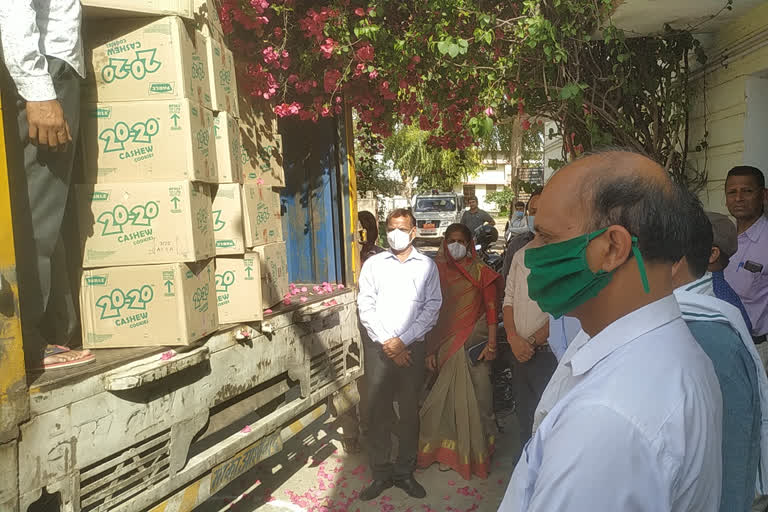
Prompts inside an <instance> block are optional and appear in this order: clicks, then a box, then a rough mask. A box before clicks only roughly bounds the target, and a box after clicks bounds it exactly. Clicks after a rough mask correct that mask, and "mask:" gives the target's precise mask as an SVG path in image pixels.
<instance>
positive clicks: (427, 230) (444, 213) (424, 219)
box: [412, 190, 464, 242]
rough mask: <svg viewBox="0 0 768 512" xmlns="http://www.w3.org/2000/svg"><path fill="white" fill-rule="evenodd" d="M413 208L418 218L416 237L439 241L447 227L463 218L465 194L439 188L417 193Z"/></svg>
mask: <svg viewBox="0 0 768 512" xmlns="http://www.w3.org/2000/svg"><path fill="white" fill-rule="evenodd" d="M412 210H413V216H414V217H415V218H416V239H417V240H420V241H437V242H439V241H440V240H442V239H443V236H445V229H446V228H447V227H448V226H450V225H451V224H453V223H455V222H459V221H460V220H461V215H462V213H464V196H463V195H460V194H456V193H455V192H438V191H437V190H433V191H432V192H431V193H427V194H417V195H416V196H414V198H413V208H412Z"/></svg>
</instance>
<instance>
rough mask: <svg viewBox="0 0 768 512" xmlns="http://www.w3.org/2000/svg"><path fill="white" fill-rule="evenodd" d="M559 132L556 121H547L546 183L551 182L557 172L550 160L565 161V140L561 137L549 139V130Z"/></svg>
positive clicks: (545, 148) (545, 149) (545, 126)
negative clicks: (550, 179)
mask: <svg viewBox="0 0 768 512" xmlns="http://www.w3.org/2000/svg"><path fill="white" fill-rule="evenodd" d="M550 129H551V130H553V131H554V132H555V133H556V132H557V126H556V125H555V122H554V121H546V122H545V123H544V183H546V182H547V181H549V178H551V177H552V175H553V174H554V173H555V170H554V169H553V168H552V167H551V166H550V160H562V159H563V138H562V137H560V136H557V137H553V138H552V139H551V140H550V138H549V130H550Z"/></svg>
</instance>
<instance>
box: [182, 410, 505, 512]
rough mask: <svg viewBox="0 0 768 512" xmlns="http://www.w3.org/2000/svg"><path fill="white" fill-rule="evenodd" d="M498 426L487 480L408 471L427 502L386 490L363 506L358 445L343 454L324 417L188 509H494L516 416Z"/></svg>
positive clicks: (363, 470) (364, 467)
mask: <svg viewBox="0 0 768 512" xmlns="http://www.w3.org/2000/svg"><path fill="white" fill-rule="evenodd" d="M500 423H501V424H502V426H503V427H504V430H505V431H504V432H503V433H502V434H500V436H499V441H498V444H497V451H496V454H495V455H494V458H493V463H492V472H491V475H490V476H489V478H488V479H486V480H481V479H478V478H474V479H472V480H469V481H465V480H463V479H462V478H461V477H460V476H459V475H458V474H457V473H454V472H453V471H448V472H441V471H439V470H438V466H437V465H436V464H435V465H432V466H431V467H429V468H427V469H423V470H417V472H416V474H415V476H416V479H417V480H418V481H419V482H421V484H422V485H423V486H424V487H425V488H426V490H427V497H426V498H424V499H420V500H417V499H413V498H410V497H408V496H407V495H406V494H405V493H404V492H403V491H401V490H400V489H397V488H391V489H389V490H387V491H385V492H384V493H383V494H382V495H381V496H380V497H379V498H378V499H376V500H374V501H370V502H362V501H360V500H359V499H358V496H359V494H360V491H361V490H362V489H363V488H365V486H367V485H368V483H369V482H370V480H371V475H370V471H369V470H368V464H367V455H366V454H365V446H363V453H361V454H354V455H349V454H345V453H343V451H342V449H341V442H340V435H339V434H338V432H337V430H338V429H337V428H336V424H335V423H334V422H332V421H331V420H330V419H329V418H327V417H326V418H324V419H322V420H320V421H319V422H318V423H317V424H316V426H315V427H314V428H311V429H308V434H306V435H304V436H299V438H296V439H293V440H291V441H290V442H289V443H288V444H286V446H285V449H284V450H283V452H281V453H280V454H279V455H276V456H275V457H272V458H271V459H269V460H267V461H264V462H262V463H261V464H260V465H259V466H257V467H256V468H254V469H253V470H252V471H250V472H248V473H246V474H244V475H243V476H242V477H240V478H239V479H237V480H235V481H234V482H232V483H231V484H230V485H229V486H227V487H226V488H225V489H223V490H222V491H220V492H219V493H218V494H217V495H216V496H213V497H212V498H210V500H209V501H208V502H206V503H205V504H204V505H201V506H200V507H198V508H197V509H195V512H220V511H224V510H232V511H238V512H492V511H496V510H497V509H498V506H499V503H500V502H501V498H502V497H503V495H504V491H505V489H506V486H507V482H508V481H509V477H510V475H511V474H512V470H513V469H514V465H515V463H516V462H517V457H518V453H517V452H518V436H517V422H516V420H515V416H514V415H510V416H507V417H506V418H502V419H501V421H500Z"/></svg>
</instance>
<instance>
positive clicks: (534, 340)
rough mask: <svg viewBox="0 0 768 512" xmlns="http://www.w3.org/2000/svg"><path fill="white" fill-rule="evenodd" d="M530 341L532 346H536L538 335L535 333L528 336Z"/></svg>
mask: <svg viewBox="0 0 768 512" xmlns="http://www.w3.org/2000/svg"><path fill="white" fill-rule="evenodd" d="M528 343H529V344H530V345H531V346H532V347H535V346H536V336H535V335H534V334H531V335H530V336H528Z"/></svg>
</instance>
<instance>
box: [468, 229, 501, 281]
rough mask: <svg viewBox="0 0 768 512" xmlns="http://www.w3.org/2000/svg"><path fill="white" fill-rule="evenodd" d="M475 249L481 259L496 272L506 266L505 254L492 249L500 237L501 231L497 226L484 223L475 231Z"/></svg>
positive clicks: (499, 271)
mask: <svg viewBox="0 0 768 512" xmlns="http://www.w3.org/2000/svg"><path fill="white" fill-rule="evenodd" d="M474 239H475V249H476V250H477V254H478V255H479V256H480V259H482V260H483V262H484V263H485V264H486V265H488V266H489V267H491V269H493V270H494V271H495V272H498V273H501V271H502V268H503V267H504V255H503V254H499V253H496V252H494V251H492V250H491V247H492V246H493V244H494V243H496V241H497V240H498V239H499V232H498V231H497V230H496V228H495V227H493V226H491V225H489V224H484V225H482V226H480V227H479V228H477V229H476V230H475V232H474Z"/></svg>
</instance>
